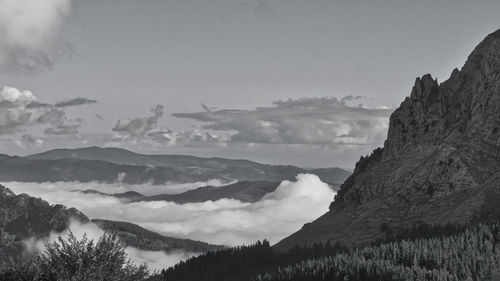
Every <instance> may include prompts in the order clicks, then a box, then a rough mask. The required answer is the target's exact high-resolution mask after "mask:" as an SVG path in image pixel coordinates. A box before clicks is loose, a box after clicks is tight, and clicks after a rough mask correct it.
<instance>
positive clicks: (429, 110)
mask: <svg viewBox="0 0 500 281" xmlns="http://www.w3.org/2000/svg"><path fill="white" fill-rule="evenodd" d="M499 214H500V30H498V31H496V32H494V33H492V34H490V35H488V36H487V37H486V38H485V39H484V40H483V41H482V42H481V43H480V44H479V45H478V46H477V47H476V48H475V49H474V51H473V52H472V53H471V55H470V56H469V57H468V59H467V61H466V63H465V65H464V66H463V67H462V69H461V70H458V69H455V70H453V72H452V74H451V76H450V78H449V79H448V80H446V81H444V82H443V83H441V84H439V83H438V82H437V80H435V79H433V78H432V77H431V75H429V74H427V75H424V76H423V77H421V78H417V79H416V81H415V85H414V86H413V89H412V91H411V95H410V96H409V97H407V98H406V99H405V100H404V101H403V103H401V105H400V107H399V108H398V109H396V111H394V113H393V114H392V115H391V118H390V125H389V132H388V135H387V140H386V141H385V144H384V147H383V148H379V149H376V150H375V151H374V152H373V153H372V154H371V155H370V156H368V157H362V158H361V159H360V161H359V162H358V163H357V164H356V168H355V170H354V172H353V174H352V175H351V176H350V177H349V178H348V179H347V180H346V181H345V182H344V183H343V184H342V185H341V189H340V191H339V192H338V193H337V195H336V197H335V200H334V202H333V203H332V204H331V206H330V211H329V212H328V213H326V214H325V215H323V216H321V217H320V218H318V219H317V220H315V221H314V222H312V223H309V224H306V225H304V227H303V228H302V229H301V230H300V231H298V232H296V233H294V234H293V235H291V236H289V237H287V238H285V239H284V240H283V241H281V242H280V243H278V244H277V245H275V248H276V249H280V250H285V249H288V248H290V247H293V246H294V245H295V244H304V243H314V242H317V241H332V242H333V241H339V242H341V243H343V244H345V245H357V244H361V243H367V242H370V241H374V240H376V239H379V238H383V237H385V236H386V235H387V233H389V232H393V231H395V230H397V228H401V227H411V226H413V225H418V224H423V223H426V224H446V223H457V224H467V223H471V222H475V221H480V220H488V219H489V218H494V217H498V215H499Z"/></svg>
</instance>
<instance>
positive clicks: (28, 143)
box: [14, 134, 43, 148]
mask: <svg viewBox="0 0 500 281" xmlns="http://www.w3.org/2000/svg"><path fill="white" fill-rule="evenodd" d="M14 142H15V144H16V145H17V146H19V147H22V148H26V147H39V146H42V145H43V140H42V139H41V138H38V137H35V136H32V135H30V134H24V135H22V136H21V137H20V138H18V139H16V140H15V141H14Z"/></svg>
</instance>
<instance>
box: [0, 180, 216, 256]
mask: <svg viewBox="0 0 500 281" xmlns="http://www.w3.org/2000/svg"><path fill="white" fill-rule="evenodd" d="M71 220H76V221H80V222H82V223H88V222H89V221H90V220H89V218H88V217H87V216H85V215H84V214H83V213H81V212H80V211H78V210H76V209H74V208H67V207H65V206H63V205H50V204H49V203H48V202H46V201H44V200H42V199H39V198H34V197H31V196H29V195H27V194H19V195H16V194H14V193H13V192H12V191H11V190H10V189H8V188H6V187H5V186H3V185H0V265H1V264H2V262H5V261H7V260H8V259H10V258H14V259H17V258H22V255H23V254H24V253H23V252H24V243H23V241H24V240H26V239H30V238H33V237H34V238H43V237H46V236H48V235H49V234H50V233H51V232H62V231H64V230H66V229H67V227H68V225H69V224H70V221H71ZM92 222H95V223H96V224H97V225H98V226H100V227H101V228H102V229H103V230H105V231H110V232H113V231H116V232H117V234H118V236H119V237H120V238H121V239H122V240H121V241H122V242H123V243H124V244H125V245H127V246H132V247H136V248H138V249H141V250H155V251H161V250H163V251H167V252H168V251H175V250H186V251H190V252H197V253H199V252H205V251H209V250H217V249H221V248H222V247H221V246H215V245H210V244H207V243H204V242H198V241H193V240H188V239H178V238H172V237H165V236H162V235H160V234H157V233H154V232H151V231H148V230H146V229H144V228H142V227H140V226H137V225H134V224H131V223H123V222H114V221H104V220H93V221H92Z"/></svg>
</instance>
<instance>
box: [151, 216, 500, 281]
mask: <svg viewBox="0 0 500 281" xmlns="http://www.w3.org/2000/svg"><path fill="white" fill-rule="evenodd" d="M499 229H500V224H499V223H497V222H492V223H484V224H477V225H475V226H459V225H444V226H441V225H438V226H430V225H425V224H423V225H419V226H415V227H412V228H409V229H400V230H392V229H390V228H389V227H388V226H387V225H381V231H383V232H385V233H386V239H384V240H383V241H377V242H374V243H372V244H371V245H367V246H364V247H359V248H355V249H347V248H345V247H342V246H341V245H340V244H338V243H337V244H334V245H332V244H330V243H326V244H325V245H324V244H321V243H314V244H312V245H306V246H303V247H299V246H296V247H294V248H293V249H291V250H290V251H289V252H288V253H284V254H278V253H275V252H274V251H273V249H272V248H271V247H270V246H269V243H268V242H267V241H264V242H263V243H261V242H258V243H256V244H254V245H251V246H246V247H236V248H233V249H229V250H222V251H218V252H211V253H207V254H204V255H201V256H199V257H194V258H191V259H189V260H187V261H185V262H181V263H179V264H177V265H176V266H175V267H172V268H169V269H166V270H163V271H162V272H161V276H156V277H155V280H162V281H181V280H184V281H190V280H208V281H211V280H214V281H215V280H227V281H232V280H255V281H285V280H290V281H291V280H312V281H316V280H317V281H320V280H333V281H334V280H355V281H371V280H384V281H385V280H389V281H391V280H393V281H396V280H401V281H403V280H439V281H441V280H443V281H451V280H454V281H457V280H474V281H480V280H491V278H492V277H493V276H496V272H497V270H498V263H499V259H500V253H499V250H500V246H499V244H498V238H499Z"/></svg>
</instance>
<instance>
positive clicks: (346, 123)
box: [173, 96, 391, 145]
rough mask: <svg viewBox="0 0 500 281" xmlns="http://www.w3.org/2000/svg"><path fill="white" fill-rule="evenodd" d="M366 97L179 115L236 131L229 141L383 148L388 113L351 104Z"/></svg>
mask: <svg viewBox="0 0 500 281" xmlns="http://www.w3.org/2000/svg"><path fill="white" fill-rule="evenodd" d="M361 99H362V97H356V96H347V97H344V98H342V99H340V100H339V99H337V98H334V97H331V98H330V97H324V98H300V99H295V100H293V99H288V100H284V101H275V102H273V106H272V107H258V108H256V109H253V110H234V109H226V110H218V111H207V110H205V111H202V112H193V113H175V114H173V116H174V117H178V118H188V119H193V120H196V121H199V122H203V123H207V124H206V125H204V126H202V129H205V130H212V131H218V132H233V134H232V135H231V136H230V138H229V140H230V141H231V142H237V143H263V144H306V145H339V144H355V145H366V144H379V143H381V142H383V140H384V138H385V135H386V131H387V128H388V122H389V115H390V113H391V110H389V109H376V108H375V109H374V108H366V107H364V106H363V105H361V104H358V105H356V106H355V105H351V103H353V102H356V101H359V100H361Z"/></svg>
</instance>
